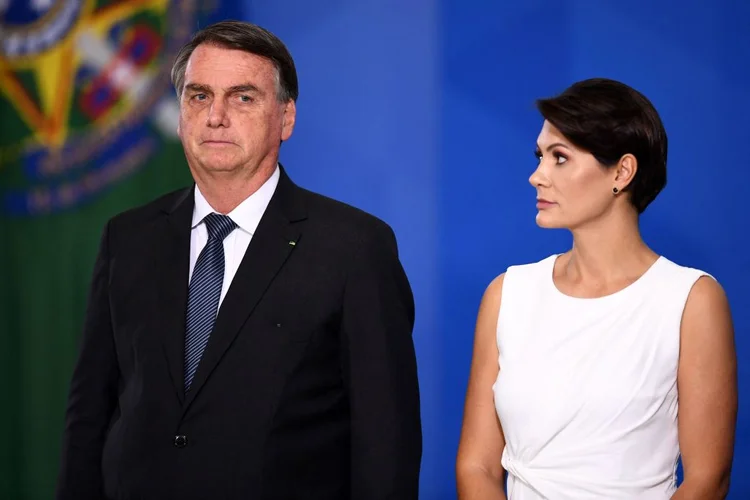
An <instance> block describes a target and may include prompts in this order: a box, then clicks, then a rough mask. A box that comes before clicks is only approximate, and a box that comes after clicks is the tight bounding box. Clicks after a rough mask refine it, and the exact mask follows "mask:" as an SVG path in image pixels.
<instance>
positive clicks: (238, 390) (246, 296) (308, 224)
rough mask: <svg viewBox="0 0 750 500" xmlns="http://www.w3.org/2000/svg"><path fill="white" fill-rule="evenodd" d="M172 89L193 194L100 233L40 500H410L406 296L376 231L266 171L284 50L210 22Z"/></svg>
mask: <svg viewBox="0 0 750 500" xmlns="http://www.w3.org/2000/svg"><path fill="white" fill-rule="evenodd" d="M172 81H173V83H174V85H175V88H176V90H177V93H178V95H179V100H180V121H179V129H178V132H179V136H180V139H181V141H182V144H183V147H184V150H185V155H186V158H187V162H188V165H189V167H190V171H191V173H192V175H193V178H194V180H195V185H194V186H193V187H192V188H190V189H187V190H183V191H178V192H175V193H171V194H168V195H166V196H164V197H162V198H160V199H158V200H156V201H154V202H152V203H150V204H148V205H145V206H143V207H141V208H137V209H135V210H131V211H128V212H125V213H123V214H121V215H119V216H117V217H115V218H113V219H112V220H111V221H110V222H109V223H108V224H107V226H106V228H105V229H104V233H103V236H102V242H101V248H100V253H99V256H98V259H97V262H96V265H95V269H94V276H93V282H92V288H91V294H90V303H89V307H88V311H87V316H86V322H85V328H84V332H83V339H82V345H81V352H80V358H79V360H78V362H77V365H76V368H75V372H74V375H73V381H72V386H71V393H70V402H69V407H68V412H67V422H66V429H65V435H64V443H63V458H62V464H61V473H60V478H59V483H58V490H57V498H58V499H59V500H67V499H70V500H73V499H75V500H89V499H97V500H99V499H142V500H150V499H159V500H166V499H180V500H190V499H217V500H219V499H221V500H231V499H243V500H244V499H254V500H255V499H285V500H292V499H305V500H313V499H321V500H322V499H325V500H336V499H357V500H360V499H364V500H366V499H416V498H417V496H418V495H417V490H418V476H419V467H420V458H421V429H420V409H419V394H418V392H419V391H418V384H417V371H416V361H415V354H414V347H413V343H412V338H411V333H412V327H413V321H414V304H413V298H412V292H411V289H410V286H409V283H408V281H407V278H406V276H405V274H404V271H403V269H402V266H401V264H400V262H399V259H398V255H397V248H396V241H395V238H394V235H393V232H392V231H391V229H390V227H389V226H387V225H386V224H385V223H384V222H381V221H380V220H378V219H376V218H375V217H373V216H371V215H368V214H366V213H364V212H362V211H359V210H357V209H355V208H352V207H349V206H346V205H344V204H342V203H339V202H336V201H333V200H331V199H328V198H325V197H323V196H320V195H317V194H314V193H311V192H309V191H306V190H303V189H301V188H299V187H297V186H295V185H294V184H293V183H292V181H291V180H290V179H289V177H288V176H287V174H286V173H285V171H284V169H283V167H281V166H280V165H279V164H278V155H279V148H280V145H281V143H282V142H283V141H285V140H287V139H289V137H290V136H291V134H292V130H293V128H294V123H295V113H296V109H295V102H296V99H297V94H298V88H297V76H296V72H295V67H294V63H293V60H292V58H291V56H290V54H289V53H288V51H287V49H286V47H285V46H284V45H283V43H282V42H281V41H280V40H278V39H277V38H276V37H275V36H274V35H272V34H271V33H269V32H267V31H266V30H264V29H262V28H260V27H257V26H254V25H250V24H246V23H241V22H222V23H218V24H215V25H212V26H209V27H207V28H206V29H204V30H202V31H201V32H199V33H198V34H197V35H196V36H195V37H194V38H193V40H192V41H191V42H190V43H188V44H187V45H186V46H185V47H184V48H183V49H182V50H181V52H180V53H179V54H178V56H177V58H176V60H175V64H174V67H173V70H172ZM217 310H218V312H217Z"/></svg>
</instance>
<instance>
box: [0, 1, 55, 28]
mask: <svg viewBox="0 0 750 500" xmlns="http://www.w3.org/2000/svg"><path fill="white" fill-rule="evenodd" d="M58 3H61V2H58V1H56V0H0V22H1V23H2V24H4V25H6V26H7V27H9V28H13V27H20V26H23V25H25V24H31V23H33V22H35V21H38V20H39V19H41V18H43V17H44V16H45V15H46V14H47V13H48V12H49V11H50V10H52V9H53V8H55V6H56V4H58Z"/></svg>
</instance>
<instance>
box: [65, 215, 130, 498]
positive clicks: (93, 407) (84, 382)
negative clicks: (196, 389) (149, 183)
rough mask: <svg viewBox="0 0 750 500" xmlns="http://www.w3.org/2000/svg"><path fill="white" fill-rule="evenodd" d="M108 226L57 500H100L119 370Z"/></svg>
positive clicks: (96, 274) (76, 378) (93, 289)
mask: <svg viewBox="0 0 750 500" xmlns="http://www.w3.org/2000/svg"><path fill="white" fill-rule="evenodd" d="M110 225H111V224H108V225H107V227H106V228H105V229H104V231H103V234H102V238H101V243H100V248H99V254H98V256H97V259H96V263H95V265H94V273H93V278H92V281H91V287H90V291H89V299H88V306H87V310H86V317H85V322H84V329H83V335H82V340H81V346H80V351H79V357H78V361H77V363H76V366H75V369H74V372H73V379H72V382H71V386H70V393H69V398H68V408H67V413H66V418H65V431H64V434H63V443H62V459H61V463H60V474H59V477H58V483H57V492H56V499H57V500H73V499H75V500H102V499H103V498H104V493H103V488H102V472H101V461H102V449H103V446H104V440H105V436H106V432H107V429H108V427H109V423H110V421H111V419H112V416H113V413H114V411H115V408H116V401H117V383H118V378H119V371H118V366H117V358H116V354H115V345H114V339H113V333H112V326H111V321H110V310H109V293H108V288H109V268H110V255H109V253H110V250H109V236H110V231H109V227H110Z"/></svg>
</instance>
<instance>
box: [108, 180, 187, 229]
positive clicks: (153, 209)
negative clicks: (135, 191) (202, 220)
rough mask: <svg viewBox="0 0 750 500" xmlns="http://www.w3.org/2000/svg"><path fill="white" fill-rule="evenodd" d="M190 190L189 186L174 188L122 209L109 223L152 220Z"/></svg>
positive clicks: (123, 223)
mask: <svg viewBox="0 0 750 500" xmlns="http://www.w3.org/2000/svg"><path fill="white" fill-rule="evenodd" d="M191 192H192V190H191V188H189V187H185V188H180V189H176V190H174V191H172V192H169V193H167V194H163V195H161V196H159V197H158V198H155V199H152V200H150V201H148V202H146V203H143V204H141V205H137V206H135V207H132V208H129V209H127V210H124V211H122V212H120V213H118V214H116V215H115V216H114V217H112V218H111V219H110V225H116V226H118V227H132V226H138V225H141V224H144V223H148V222H149V221H152V220H153V219H154V218H155V217H157V216H158V215H160V214H162V213H165V212H169V211H171V210H172V209H173V208H174V207H175V206H176V205H177V204H178V203H179V202H180V201H182V200H184V198H185V197H186V196H189V195H190V193H191Z"/></svg>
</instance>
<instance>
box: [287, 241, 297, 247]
mask: <svg viewBox="0 0 750 500" xmlns="http://www.w3.org/2000/svg"><path fill="white" fill-rule="evenodd" d="M289 244H290V245H291V246H294V245H296V244H297V242H296V241H290V242H289Z"/></svg>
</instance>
